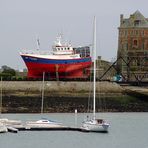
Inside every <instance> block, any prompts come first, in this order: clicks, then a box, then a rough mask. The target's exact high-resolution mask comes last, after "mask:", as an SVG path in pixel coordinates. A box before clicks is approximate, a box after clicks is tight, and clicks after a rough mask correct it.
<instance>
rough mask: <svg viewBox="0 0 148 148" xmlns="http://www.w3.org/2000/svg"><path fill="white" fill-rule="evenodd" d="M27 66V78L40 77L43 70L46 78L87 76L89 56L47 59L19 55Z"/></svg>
mask: <svg viewBox="0 0 148 148" xmlns="http://www.w3.org/2000/svg"><path fill="white" fill-rule="evenodd" d="M21 56H22V58H23V60H24V62H25V64H26V66H27V68H28V75H27V76H28V78H42V75H43V72H45V76H46V77H48V78H57V77H58V78H63V79H75V78H88V77H89V75H90V67H91V63H92V61H91V57H83V58H77V59H47V58H39V57H35V56H27V55H21Z"/></svg>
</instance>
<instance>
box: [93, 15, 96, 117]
mask: <svg viewBox="0 0 148 148" xmlns="http://www.w3.org/2000/svg"><path fill="white" fill-rule="evenodd" d="M93 29H94V30H93V50H94V68H93V69H94V79H93V84H94V86H93V87H94V89H93V90H94V91H93V119H94V120H95V118H96V16H94V28H93Z"/></svg>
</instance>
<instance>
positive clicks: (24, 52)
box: [20, 50, 51, 55]
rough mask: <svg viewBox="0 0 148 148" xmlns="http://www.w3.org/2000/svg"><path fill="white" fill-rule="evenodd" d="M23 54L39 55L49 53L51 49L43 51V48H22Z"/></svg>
mask: <svg viewBox="0 0 148 148" xmlns="http://www.w3.org/2000/svg"><path fill="white" fill-rule="evenodd" d="M20 53H21V54H39V55H49V54H50V53H51V52H50V51H41V50H22V51H21V52H20Z"/></svg>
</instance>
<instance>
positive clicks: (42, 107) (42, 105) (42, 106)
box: [41, 72, 45, 114]
mask: <svg viewBox="0 0 148 148" xmlns="http://www.w3.org/2000/svg"><path fill="white" fill-rule="evenodd" d="M44 79H45V72H43V83H42V104H41V114H42V113H43V111H44V110H43V109H44Z"/></svg>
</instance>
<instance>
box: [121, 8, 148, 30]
mask: <svg viewBox="0 0 148 148" xmlns="http://www.w3.org/2000/svg"><path fill="white" fill-rule="evenodd" d="M121 16H122V17H121V20H120V21H121V24H120V27H122V28H126V27H138V28H139V27H140V28H141V27H146V28H148V18H145V17H144V16H143V15H142V14H141V13H140V11H138V10H137V11H136V12H135V13H133V14H132V15H130V17H129V18H123V15H121Z"/></svg>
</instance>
